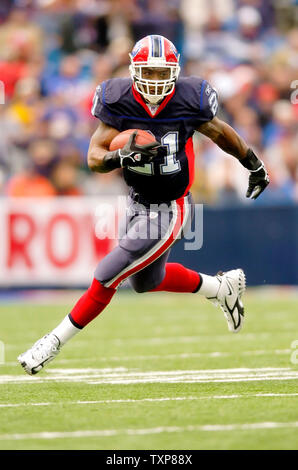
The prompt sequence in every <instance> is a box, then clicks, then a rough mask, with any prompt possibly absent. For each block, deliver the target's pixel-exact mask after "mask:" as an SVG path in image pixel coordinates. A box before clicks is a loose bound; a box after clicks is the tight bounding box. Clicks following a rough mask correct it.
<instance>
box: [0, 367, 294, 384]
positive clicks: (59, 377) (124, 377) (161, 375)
mask: <svg viewBox="0 0 298 470" xmlns="http://www.w3.org/2000/svg"><path fill="white" fill-rule="evenodd" d="M295 379H296V380H297V379H298V370H292V369H290V368H274V367H265V368H254V369H250V368H238V369H208V370H204V369H203V370H169V371H158V370H157V371H142V370H139V369H126V368H123V367H120V368H114V369H113V368H109V369H107V368H106V369H93V368H87V369H51V368H49V369H47V370H46V371H45V372H44V371H43V372H41V374H40V375H38V376H28V375H25V374H22V375H2V376H0V384H9V383H13V384H24V383H35V384H38V383H45V382H51V381H52V382H53V381H54V382H79V383H86V384H92V385H95V384H138V383H213V382H227V383H228V382H249V381H260V380H261V381H268V380H295Z"/></svg>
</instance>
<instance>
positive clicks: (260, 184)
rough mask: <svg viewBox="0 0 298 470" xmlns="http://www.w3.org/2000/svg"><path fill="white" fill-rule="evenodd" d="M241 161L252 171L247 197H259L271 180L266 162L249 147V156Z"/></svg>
mask: <svg viewBox="0 0 298 470" xmlns="http://www.w3.org/2000/svg"><path fill="white" fill-rule="evenodd" d="M240 163H241V164H242V165H243V166H244V167H245V168H247V169H248V170H249V171H250V175H249V179H248V189H247V192H246V197H249V198H250V199H257V197H259V195H260V194H261V193H262V192H263V191H264V189H265V188H266V187H267V186H268V184H269V182H270V180H269V176H268V173H267V171H266V168H265V166H264V163H263V162H262V160H259V159H258V157H257V156H256V155H255V154H254V152H253V151H252V150H251V149H249V150H248V152H247V156H246V157H245V158H244V159H242V160H240Z"/></svg>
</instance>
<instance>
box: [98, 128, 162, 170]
mask: <svg viewBox="0 0 298 470" xmlns="http://www.w3.org/2000/svg"><path fill="white" fill-rule="evenodd" d="M137 133H138V131H135V132H133V134H131V136H130V138H129V141H128V142H127V144H126V145H125V146H124V147H123V148H122V149H118V150H115V151H114V152H108V153H107V154H106V155H105V156H104V163H105V166H106V168H107V169H109V170H113V169H114V168H125V167H126V166H142V165H144V163H149V162H151V160H153V158H155V157H156V156H157V149H158V147H160V144H159V142H157V141H155V142H152V143H150V144H146V145H138V144H136V143H135V140H136V137H137Z"/></svg>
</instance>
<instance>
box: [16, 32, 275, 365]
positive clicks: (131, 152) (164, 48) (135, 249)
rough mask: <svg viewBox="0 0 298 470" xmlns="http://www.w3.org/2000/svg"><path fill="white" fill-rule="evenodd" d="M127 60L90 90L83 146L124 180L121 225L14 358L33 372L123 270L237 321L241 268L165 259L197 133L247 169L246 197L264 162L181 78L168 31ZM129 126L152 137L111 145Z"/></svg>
mask: <svg viewBox="0 0 298 470" xmlns="http://www.w3.org/2000/svg"><path fill="white" fill-rule="evenodd" d="M130 60H131V65H130V74H131V78H113V79H110V80H107V81H105V82H103V83H102V84H101V85H100V86H98V87H97V89H96V92H95V96H94V101H93V107H92V113H93V115H94V116H96V117H97V118H98V119H99V125H98V128H97V130H96V131H95V133H94V134H93V136H92V138H91V141H90V147H89V151H88V165H89V167H90V169H91V170H92V171H96V172H99V173H106V172H109V171H113V170H115V169H118V168H122V170H123V177H124V179H125V181H126V183H127V185H128V186H129V188H130V207H129V212H128V214H129V216H128V217H127V220H126V222H127V227H126V230H125V231H124V233H123V235H122V236H121V237H120V240H119V245H118V246H117V247H116V248H114V250H112V251H111V252H110V253H109V254H108V255H107V256H106V257H105V258H104V259H103V260H101V261H100V262H99V264H98V266H97V267H96V270H95V274H94V279H93V282H92V284H91V286H90V287H89V289H88V290H87V291H86V292H85V293H84V295H83V296H82V297H81V298H80V299H79V300H78V302H77V303H76V304H75V306H74V307H73V309H72V311H71V312H70V313H69V315H67V316H66V317H65V318H64V319H63V320H62V322H61V323H60V324H59V325H58V326H57V327H56V328H55V329H54V330H53V331H52V332H50V333H48V334H47V335H45V336H44V337H43V338H42V339H40V340H39V341H37V342H36V343H35V344H34V345H33V346H32V347H31V348H30V349H29V350H28V351H26V352H25V353H23V354H21V355H20V356H19V357H18V360H19V362H20V363H21V365H22V366H23V367H24V369H25V371H26V372H27V373H28V374H36V373H37V372H39V371H40V370H41V369H42V368H43V367H44V365H45V364H47V363H48V362H50V361H51V360H52V359H54V358H55V356H56V355H57V354H58V353H59V351H60V348H61V346H63V345H64V344H65V343H66V342H67V341H69V340H70V339H71V338H72V337H73V336H74V335H75V334H77V333H78V332H79V331H81V330H82V329H83V328H84V327H85V326H86V325H87V324H88V323H89V322H91V321H92V320H93V319H94V318H95V317H97V316H98V315H99V313H100V312H101V311H102V310H103V309H104V308H105V307H106V306H107V305H108V304H109V302H110V301H111V299H112V297H113V296H114V294H115V293H116V292H117V288H118V287H119V286H120V284H121V283H122V282H123V281H125V280H126V279H128V278H129V281H130V283H131V286H132V287H133V289H134V290H135V291H136V292H153V291H155V292H156V291H168V292H189V293H198V294H201V295H203V296H205V297H206V298H207V299H210V300H211V301H213V302H215V303H216V304H218V305H219V306H220V308H221V309H222V310H223V312H224V315H225V317H226V319H227V322H228V328H229V330H230V331H232V332H238V331H239V330H240V329H241V327H242V325H243V319H244V308H243V303H242V300H241V297H242V295H243V293H244V290H245V275H244V272H243V271H242V269H232V270H230V271H227V272H225V273H222V272H219V273H218V274H217V275H215V276H209V275H207V274H202V273H198V272H195V271H192V270H190V269H188V268H187V267H185V266H183V265H181V264H178V263H168V262H167V260H168V257H169V253H170V249H171V247H172V245H173V244H174V243H175V241H177V240H178V239H179V238H181V233H183V231H184V230H185V228H186V226H187V225H188V224H189V221H190V219H191V214H192V207H193V204H192V198H191V193H190V190H191V186H192V183H193V179H194V166H195V165H194V158H195V157H194V152H193V145H192V136H193V134H194V132H195V131H199V132H201V133H202V134H204V135H205V136H207V137H209V138H210V139H211V140H212V141H213V142H214V143H215V144H216V145H218V146H219V147H220V148H221V149H222V150H224V151H225V152H226V153H228V154H230V155H232V156H234V157H235V158H237V159H238V160H239V164H241V165H243V166H244V167H245V168H247V170H248V189H247V193H246V196H247V197H250V198H252V199H256V198H257V197H258V196H259V195H260V194H261V193H262V191H263V190H264V189H265V188H266V186H267V185H268V183H269V178H268V175H267V172H266V169H265V167H264V164H263V162H262V161H261V160H260V159H259V158H258V157H257V156H256V155H255V153H254V151H253V150H252V149H251V148H249V146H248V145H247V144H246V143H245V142H244V141H243V139H242V138H241V137H240V136H239V135H238V134H237V133H236V132H235V130H234V129H233V128H231V127H230V126H229V125H228V124H226V123H225V122H223V121H221V120H220V119H219V118H218V117H216V114H217V110H218V95H217V92H216V90H215V89H213V88H212V86H211V85H210V84H209V83H208V82H207V81H206V80H204V79H202V78H199V77H194V76H192V77H187V78H180V79H178V76H179V72H180V66H179V54H178V52H177V50H176V48H175V46H174V45H173V44H172V43H171V42H170V41H169V40H168V39H166V38H164V37H163V36H158V35H151V36H147V37H145V38H143V39H141V40H140V41H139V42H137V44H136V45H135V47H134V48H133V50H132V52H131V54H130ZM127 129H143V130H146V131H149V132H151V133H152V134H153V135H154V137H155V139H156V141H155V142H153V143H150V144H147V145H143V146H142V145H137V144H136V133H133V134H132V135H131V136H130V138H129V141H128V142H127V144H126V145H125V146H124V147H123V148H121V149H120V150H116V151H109V146H110V143H111V141H112V140H113V138H114V137H115V136H116V135H117V134H118V133H119V132H122V131H124V130H127ZM152 207H154V211H152ZM156 207H158V210H157V211H156ZM165 215H166V217H163V216H165ZM148 222H149V225H150V233H152V228H153V229H155V230H153V232H154V233H157V234H158V235H157V236H154V237H152V236H150V235H149V236H147V237H141V238H138V237H137V236H136V235H137V234H138V233H140V232H141V231H142V230H143V231H144V230H146V227H147V225H148Z"/></svg>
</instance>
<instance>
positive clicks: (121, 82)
mask: <svg viewBox="0 0 298 470" xmlns="http://www.w3.org/2000/svg"><path fill="white" fill-rule="evenodd" d="M130 87H131V80H130V79H129V78H111V79H110V80H106V81H105V82H103V83H102V85H101V90H102V100H103V104H113V103H117V102H118V101H119V100H120V99H121V97H122V96H123V95H124V94H125V93H126V92H127V91H128V90H129V89H130Z"/></svg>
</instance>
